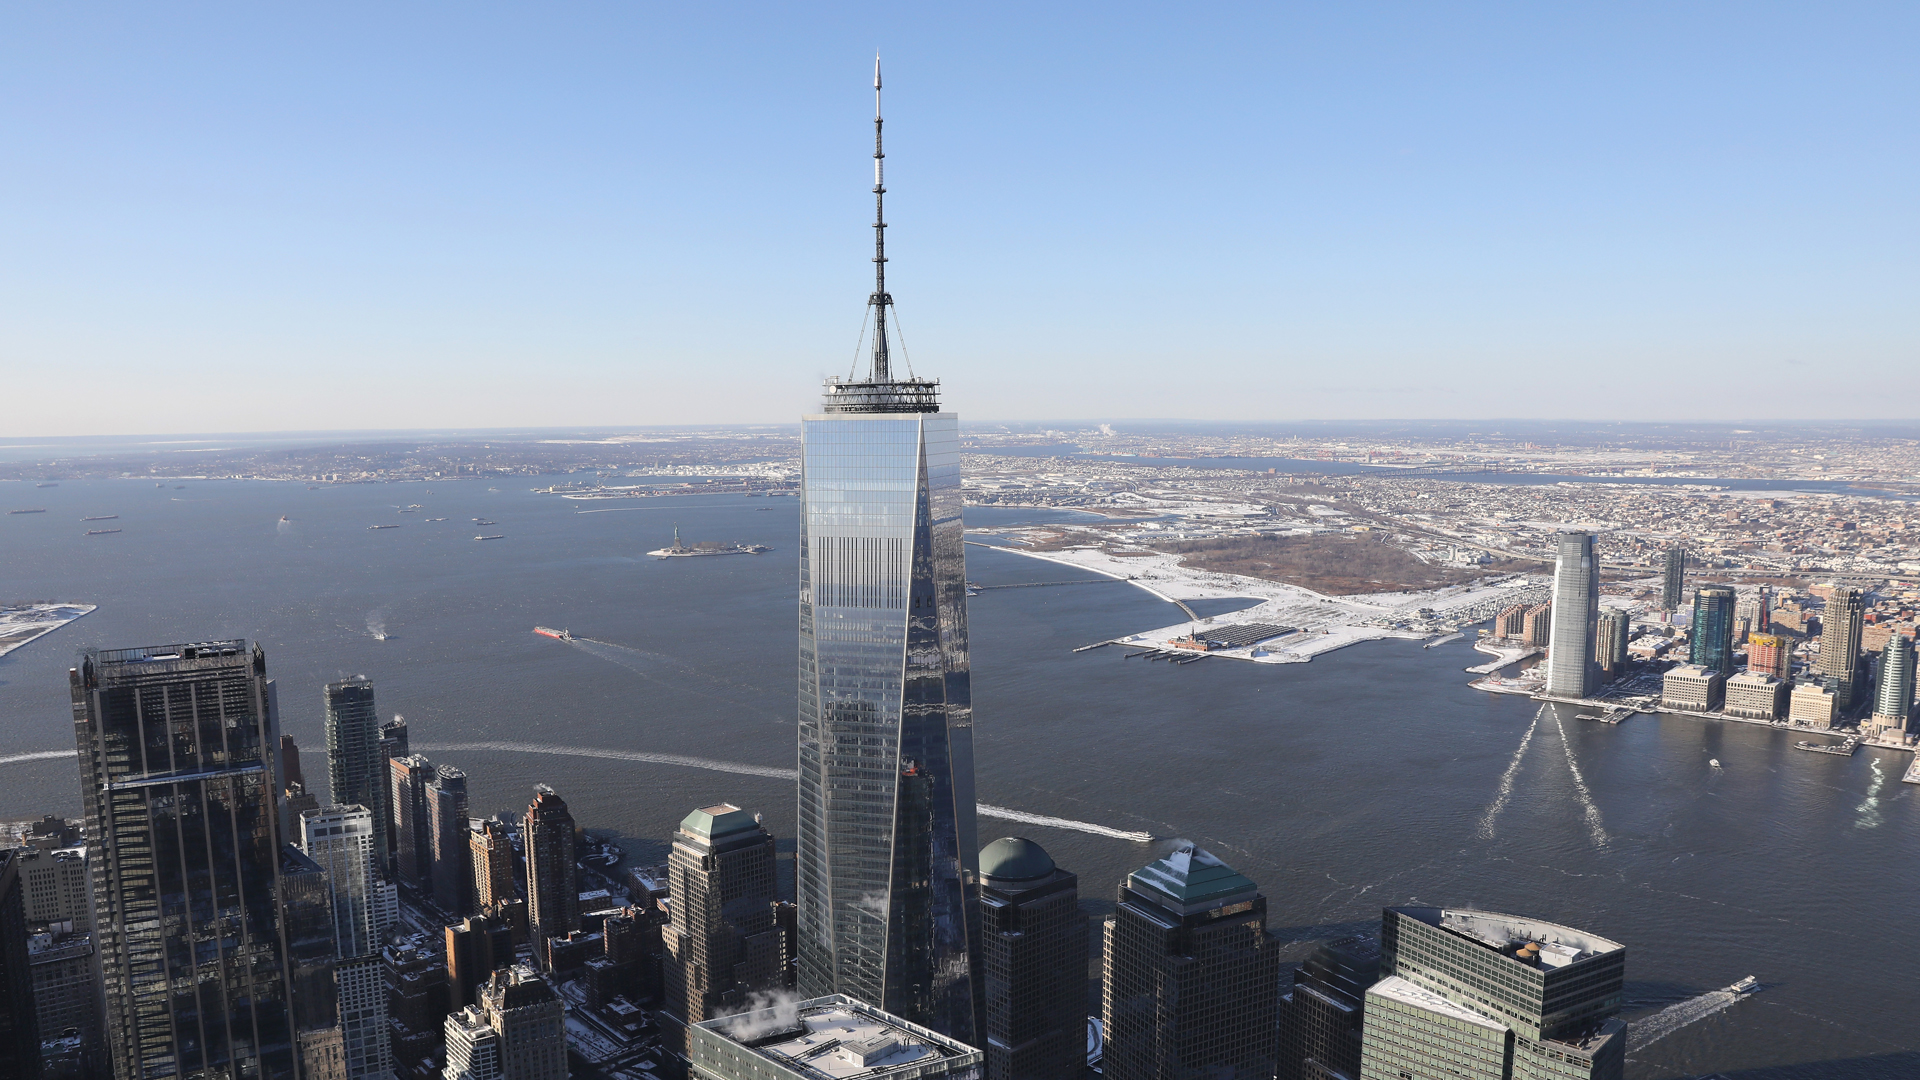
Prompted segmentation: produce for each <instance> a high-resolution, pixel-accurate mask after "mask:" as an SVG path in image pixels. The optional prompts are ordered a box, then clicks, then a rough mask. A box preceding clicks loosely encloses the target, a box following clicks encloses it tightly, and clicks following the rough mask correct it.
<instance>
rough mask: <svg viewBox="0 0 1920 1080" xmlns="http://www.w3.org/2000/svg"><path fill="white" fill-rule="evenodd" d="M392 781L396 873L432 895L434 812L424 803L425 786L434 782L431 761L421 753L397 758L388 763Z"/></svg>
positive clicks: (425, 796) (421, 890) (409, 883)
mask: <svg viewBox="0 0 1920 1080" xmlns="http://www.w3.org/2000/svg"><path fill="white" fill-rule="evenodd" d="M387 765H388V767H389V769H390V775H391V776H392V778H393V783H392V784H391V785H390V790H391V792H392V798H393V834H394V860H393V868H394V874H395V876H396V877H397V878H398V879H399V880H400V881H404V882H406V883H407V884H408V885H411V886H413V887H414V888H415V889H418V890H420V892H421V893H423V894H426V895H429V896H431V895H432V894H433V814H432V812H431V810H430V809H429V808H428V806H427V788H428V787H430V786H431V785H432V784H433V775H434V767H433V762H431V761H428V760H427V759H426V757H424V756H423V755H420V754H408V755H406V756H405V757H397V758H394V759H393V760H391V761H389V762H388V763H387Z"/></svg>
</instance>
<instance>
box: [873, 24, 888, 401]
mask: <svg viewBox="0 0 1920 1080" xmlns="http://www.w3.org/2000/svg"><path fill="white" fill-rule="evenodd" d="M880 124H881V120H880V54H879V53H875V54H873V295H872V296H870V297H868V298H867V303H868V304H869V305H871V306H872V307H873V374H872V376H871V378H872V379H873V381H874V382H891V381H892V380H893V374H892V372H891V371H890V370H889V364H888V362H887V308H888V307H890V306H891V305H892V304H893V297H891V296H889V295H887V215H886V198H887V185H886V161H887V154H886V151H885V150H883V149H881V143H880Z"/></svg>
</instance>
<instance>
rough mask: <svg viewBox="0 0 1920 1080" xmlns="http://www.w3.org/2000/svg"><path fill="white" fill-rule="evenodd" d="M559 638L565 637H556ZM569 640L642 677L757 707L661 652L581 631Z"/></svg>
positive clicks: (585, 650) (730, 689)
mask: <svg viewBox="0 0 1920 1080" xmlns="http://www.w3.org/2000/svg"><path fill="white" fill-rule="evenodd" d="M555 640H561V639H557V638H556V639H555ZM565 643H566V644H568V645H571V646H573V647H574V648H576V649H579V650H580V651H581V652H584V653H587V654H589V655H592V656H597V657H599V658H600V659H602V660H606V661H608V662H610V663H615V664H619V665H620V666H621V667H623V668H626V669H627V670H628V671H631V672H633V673H634V674H635V675H638V676H640V677H642V678H645V679H653V680H655V681H656V682H660V683H662V684H664V685H667V686H671V687H673V688H674V689H677V690H685V691H686V692H688V693H690V694H699V695H700V696H702V697H710V698H714V699H716V700H719V701H724V702H726V703H727V704H729V705H738V706H740V707H741V708H743V709H751V708H754V707H755V706H754V705H753V704H752V703H751V702H747V701H741V700H740V699H739V698H738V697H735V696H733V695H734V693H736V692H737V688H735V687H732V686H729V685H727V684H725V683H722V682H720V681H718V680H716V679H713V678H710V677H708V676H706V675H703V674H701V673H700V672H699V671H697V670H695V669H694V668H693V667H691V666H689V665H687V664H682V663H680V662H678V661H676V660H673V659H671V658H669V657H665V656H662V655H660V654H659V653H654V652H648V651H646V650H645V649H634V648H629V647H627V646H625V645H615V644H614V643H613V642H611V641H600V640H597V639H595V638H590V637H581V636H580V635H579V634H574V635H573V636H572V637H570V638H567V639H565Z"/></svg>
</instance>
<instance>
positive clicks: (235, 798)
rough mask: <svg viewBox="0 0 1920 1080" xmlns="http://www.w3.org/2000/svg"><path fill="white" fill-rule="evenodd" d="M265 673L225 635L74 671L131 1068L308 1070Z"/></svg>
mask: <svg viewBox="0 0 1920 1080" xmlns="http://www.w3.org/2000/svg"><path fill="white" fill-rule="evenodd" d="M266 671H267V662H266V656H265V654H264V653H262V652H261V651H260V649H259V648H258V647H257V646H256V647H254V648H252V649H249V648H248V647H247V644H246V642H244V641H220V642H209V643H201V644H191V645H170V646H162V647H157V648H149V649H121V650H114V651H90V652H88V653H87V654H86V656H85V657H84V659H83V660H82V661H81V666H80V667H79V668H77V669H75V670H74V671H73V672H72V673H71V684H72V694H73V719H74V731H75V736H76V742H77V743H78V747H79V755H80V769H81V774H82V789H81V791H82V797H83V799H84V802H85V813H86V818H87V842H88V846H89V847H92V848H93V849H94V850H95V851H97V852H98V853H99V855H98V857H97V858H95V859H94V884H93V890H94V901H95V904H96V910H97V912H98V915H99V919H98V927H99V930H98V933H99V945H100V964H101V976H102V979H103V981H104V983H105V1000H106V1007H107V1008H106V1011H107V1042H108V1046H109V1047H110V1049H111V1054H112V1056H113V1059H114V1060H113V1071H114V1075H115V1077H117V1078H118V1080H144V1078H153V1077H209V1078H211V1077H216V1076H218V1077H229V1078H233V1080H248V1078H256V1077H258V1078H269V1077H271V1078H278V1077H291V1076H292V1075H293V1072H294V1048H293V1037H292V1027H291V1024H290V1018H289V1017H288V1015H287V1000H288V996H289V995H288V970H287V957H286V955H285V952H284V950H283V945H282V935H281V931H280V926H279V915H278V911H277V910H276V898H277V896H278V895H279V890H280V861H281V860H280V845H279V844H278V843H277V840H276V835H275V834H276V831H277V825H278V822H277V820H276V818H277V809H276V806H275V793H276V792H277V791H278V790H279V786H278V784H277V783H276V782H275V781H276V775H275V774H276V772H277V769H276V768H275V762H274V750H275V748H277V747H278V745H279V742H280V739H279V733H278V732H277V731H276V730H275V721H274V716H273V711H272V709H271V705H270V702H271V694H272V689H271V686H270V684H269V683H268V682H267V677H266Z"/></svg>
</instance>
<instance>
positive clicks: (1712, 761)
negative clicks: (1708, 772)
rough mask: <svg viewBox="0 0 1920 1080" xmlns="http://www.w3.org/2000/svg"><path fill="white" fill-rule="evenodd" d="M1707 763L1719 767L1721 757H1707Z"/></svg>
mask: <svg viewBox="0 0 1920 1080" xmlns="http://www.w3.org/2000/svg"><path fill="white" fill-rule="evenodd" d="M1707 764H1709V765H1711V766H1713V767H1714V768H1716V769H1717V768H1719V767H1720V759H1719V758H1717V757H1710V758H1708V759H1707Z"/></svg>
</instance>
